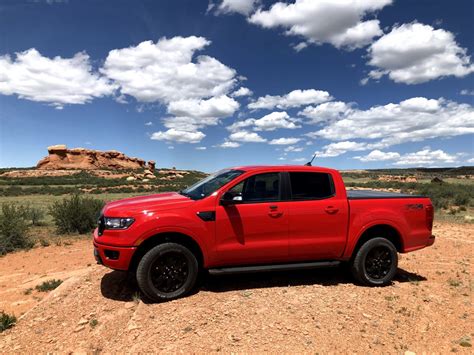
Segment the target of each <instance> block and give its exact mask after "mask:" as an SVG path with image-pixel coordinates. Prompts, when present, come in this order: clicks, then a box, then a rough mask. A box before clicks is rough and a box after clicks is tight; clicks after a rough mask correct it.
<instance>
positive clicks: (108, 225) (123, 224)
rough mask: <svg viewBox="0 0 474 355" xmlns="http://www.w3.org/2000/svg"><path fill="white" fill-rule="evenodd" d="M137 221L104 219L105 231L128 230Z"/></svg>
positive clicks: (130, 219) (113, 218)
mask: <svg viewBox="0 0 474 355" xmlns="http://www.w3.org/2000/svg"><path fill="white" fill-rule="evenodd" d="M134 221H135V220H134V219H133V218H116V217H104V227H105V229H127V228H128V227H130V226H131V225H132V223H133V222H134Z"/></svg>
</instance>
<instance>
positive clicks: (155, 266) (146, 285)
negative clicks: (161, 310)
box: [136, 243, 199, 302]
mask: <svg viewBox="0 0 474 355" xmlns="http://www.w3.org/2000/svg"><path fill="white" fill-rule="evenodd" d="M176 259H178V260H179V262H176V261H173V260H176ZM184 262H185V266H183V265H184ZM173 263H174V264H173ZM176 263H178V264H179V265H178V266H176V265H175V264H176ZM167 264H169V265H168V267H166V265H167ZM174 268H176V270H178V271H180V272H178V271H175V269H174ZM169 269H172V270H171V271H169ZM154 270H163V272H156V271H155V273H153V271H154ZM178 273H179V277H175V274H178ZM198 274H199V265H198V262H197V260H196V257H195V256H194V254H193V253H192V252H191V251H190V250H189V249H188V248H186V247H185V246H183V245H181V244H176V243H163V244H159V245H157V246H156V247H154V248H152V249H150V250H149V251H148V252H147V253H146V254H145V255H144V256H143V257H142V259H141V260H140V262H139V263H138V267H137V271H136V277H137V283H138V287H139V288H140V290H141V291H142V292H143V294H144V295H145V296H146V297H147V298H149V299H150V300H151V301H155V302H162V301H170V300H173V299H176V298H179V297H183V296H185V295H186V294H188V293H189V292H191V290H192V289H193V287H194V285H195V284H196V280H197V277H198ZM169 275H171V279H172V281H176V282H175V285H174V286H172V287H171V290H169V291H166V292H165V291H164V290H163V289H162V288H166V289H168V287H165V286H166V285H168V283H167V282H168V280H169V279H170V278H169V277H168V276H169ZM183 275H184V276H183ZM177 278H179V279H180V280H179V282H178V281H177V280H176V279H177ZM157 279H159V280H158V281H157ZM163 280H164V281H163ZM183 280H184V281H183ZM163 282H164V283H163ZM181 283H182V285H181ZM157 284H158V285H159V286H157ZM178 286H179V287H178ZM174 287H178V288H177V289H174ZM160 288H161V289H160Z"/></svg>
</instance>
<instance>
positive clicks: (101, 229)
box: [97, 214, 105, 236]
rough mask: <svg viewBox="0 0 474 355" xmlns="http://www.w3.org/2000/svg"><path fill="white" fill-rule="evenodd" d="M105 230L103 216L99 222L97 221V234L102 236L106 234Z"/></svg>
mask: <svg viewBox="0 0 474 355" xmlns="http://www.w3.org/2000/svg"><path fill="white" fill-rule="evenodd" d="M104 229H105V218H104V215H103V214H101V215H100V217H99V220H98V221H97V233H98V234H99V236H100V235H102V233H104Z"/></svg>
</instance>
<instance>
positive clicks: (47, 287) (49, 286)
mask: <svg viewBox="0 0 474 355" xmlns="http://www.w3.org/2000/svg"><path fill="white" fill-rule="evenodd" d="M62 283H63V282H62V281H61V280H55V279H53V280H48V281H45V282H43V283H42V284H40V285H37V286H36V287H35V289H36V290H37V291H39V292H48V291H52V290H54V289H55V288H57V287H58V286H59V285H61V284H62Z"/></svg>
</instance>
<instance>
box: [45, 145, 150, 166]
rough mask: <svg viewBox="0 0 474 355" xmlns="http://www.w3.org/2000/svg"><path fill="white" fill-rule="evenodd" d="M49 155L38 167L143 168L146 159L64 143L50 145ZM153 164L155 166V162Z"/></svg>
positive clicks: (114, 151)
mask: <svg viewBox="0 0 474 355" xmlns="http://www.w3.org/2000/svg"><path fill="white" fill-rule="evenodd" d="M48 154H49V155H48V156H47V157H45V158H43V159H41V160H40V161H39V162H38V164H37V165H36V167H37V168H38V169H48V170H57V169H81V170H95V169H132V170H135V169H142V168H144V167H145V165H146V164H145V161H144V160H142V159H138V158H131V157H127V156H126V155H125V154H123V153H121V152H118V151H116V150H109V151H105V152H102V151H98V150H92V149H85V148H74V149H67V147H66V146H65V145H63V144H59V145H53V146H50V147H48ZM152 163H153V166H154V162H152Z"/></svg>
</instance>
